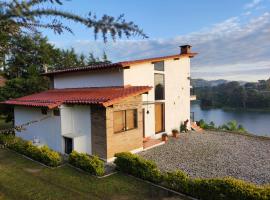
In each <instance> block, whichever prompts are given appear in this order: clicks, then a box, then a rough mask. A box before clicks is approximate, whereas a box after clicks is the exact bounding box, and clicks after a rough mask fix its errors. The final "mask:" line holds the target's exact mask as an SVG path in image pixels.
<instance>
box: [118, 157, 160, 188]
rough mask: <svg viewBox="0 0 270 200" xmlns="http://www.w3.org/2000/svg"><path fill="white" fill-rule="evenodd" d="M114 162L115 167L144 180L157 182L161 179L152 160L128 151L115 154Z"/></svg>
mask: <svg viewBox="0 0 270 200" xmlns="http://www.w3.org/2000/svg"><path fill="white" fill-rule="evenodd" d="M115 157H116V159H115V161H114V163H115V164H116V166H117V169H118V170H120V171H122V172H125V173H128V174H132V175H134V176H136V177H139V178H142V179H144V180H148V181H152V182H154V183H159V182H160V181H161V179H162V175H161V172H160V171H159V170H158V168H157V166H156V164H155V163H154V162H151V161H148V160H146V159H143V158H141V157H139V156H137V155H134V154H132V153H129V152H123V153H117V154H115Z"/></svg>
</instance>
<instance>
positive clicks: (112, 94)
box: [3, 86, 151, 109]
mask: <svg viewBox="0 0 270 200" xmlns="http://www.w3.org/2000/svg"><path fill="white" fill-rule="evenodd" d="M150 89H151V87H149V86H128V87H100V88H98V87H96V88H74V89H54V90H48V91H45V92H41V93H37V94H32V95H29V96H24V97H21V98H17V99H11V100H7V101H5V102H3V103H4V104H9V105H23V106H34V107H48V108H49V109H53V108H55V107H58V106H60V105H62V104H100V105H103V106H105V107H106V106H110V105H112V104H114V103H115V102H118V101H119V100H122V99H123V98H126V97H129V96H136V95H139V94H143V93H145V92H148V91H149V90H150Z"/></svg>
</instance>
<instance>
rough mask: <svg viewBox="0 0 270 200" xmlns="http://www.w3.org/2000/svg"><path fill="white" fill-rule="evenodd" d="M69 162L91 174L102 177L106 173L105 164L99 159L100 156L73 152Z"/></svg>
mask: <svg viewBox="0 0 270 200" xmlns="http://www.w3.org/2000/svg"><path fill="white" fill-rule="evenodd" d="M68 161H69V163H70V164H71V165H73V166H75V167H78V168H80V169H82V170H85V171H86V172H89V173H90V174H93V175H97V176H102V175H104V173H105V167H104V162H103V161H102V160H100V159H99V158H98V156H91V157H90V156H89V155H87V154H85V153H78V152H76V151H72V153H71V154H70V155H69V157H68Z"/></svg>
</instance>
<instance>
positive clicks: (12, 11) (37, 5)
mask: <svg viewBox="0 0 270 200" xmlns="http://www.w3.org/2000/svg"><path fill="white" fill-rule="evenodd" d="M44 3H46V5H48V4H57V5H62V4H63V0H21V1H19V0H13V1H8V2H7V1H0V26H1V29H3V28H5V29H7V26H9V27H14V28H18V27H19V28H25V29H28V30H31V31H37V30H38V29H40V28H45V29H52V30H53V31H54V32H55V33H58V34H61V33H63V31H68V32H71V33H72V32H73V31H72V29H71V28H70V27H69V26H66V25H65V24H63V23H62V22H61V19H67V20H71V21H73V22H77V23H80V24H83V25H85V26H86V27H88V28H91V29H93V30H94V34H95V37H96V36H97V35H98V34H99V33H101V34H102V36H103V39H104V41H106V40H107V35H108V34H110V35H111V37H112V39H116V37H117V36H118V37H119V38H121V37H122V36H123V35H125V36H126V37H130V36H131V35H139V36H142V37H143V38H146V37H147V36H146V34H144V32H143V31H142V30H141V29H140V28H139V27H138V26H137V25H135V24H134V23H133V22H126V21H125V19H124V16H123V15H120V16H119V17H118V18H114V17H112V16H108V15H103V16H102V17H101V18H100V19H97V17H96V16H95V15H92V14H91V13H89V14H88V17H81V16H80V15H77V14H73V13H70V12H65V11H61V10H58V9H56V8H55V9H52V8H49V7H48V6H45V4H44ZM46 17H47V20H49V19H50V18H53V19H51V20H49V21H48V22H47V23H43V22H42V21H41V19H42V18H46ZM48 17H50V18H48Z"/></svg>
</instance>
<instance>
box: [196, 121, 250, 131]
mask: <svg viewBox="0 0 270 200" xmlns="http://www.w3.org/2000/svg"><path fill="white" fill-rule="evenodd" d="M197 124H198V125H199V126H200V127H201V128H202V129H205V130H218V131H232V132H238V133H246V132H247V131H246V130H245V128H244V127H243V126H242V125H241V124H240V125H238V124H237V122H236V121H235V120H233V121H229V122H228V123H226V124H223V125H221V126H219V127H216V126H215V123H214V122H210V123H209V124H207V123H206V122H205V121H204V120H203V119H201V120H200V121H199V122H197Z"/></svg>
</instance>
